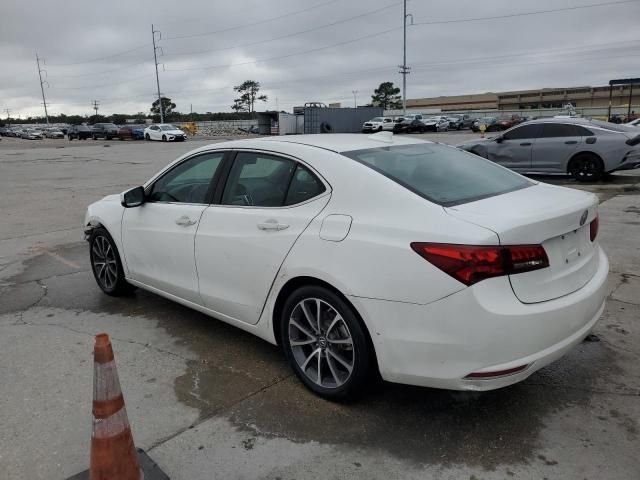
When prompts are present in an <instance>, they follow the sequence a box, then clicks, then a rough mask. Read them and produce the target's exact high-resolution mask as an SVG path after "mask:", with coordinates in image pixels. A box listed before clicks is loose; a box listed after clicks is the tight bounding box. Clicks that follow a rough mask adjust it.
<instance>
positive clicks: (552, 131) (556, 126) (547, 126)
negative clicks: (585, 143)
mask: <svg viewBox="0 0 640 480" xmlns="http://www.w3.org/2000/svg"><path fill="white" fill-rule="evenodd" d="M540 136H541V137H542V138H554V137H576V136H578V132H577V131H576V130H575V128H574V127H573V125H567V124H565V123H543V124H542V134H541V135H540Z"/></svg>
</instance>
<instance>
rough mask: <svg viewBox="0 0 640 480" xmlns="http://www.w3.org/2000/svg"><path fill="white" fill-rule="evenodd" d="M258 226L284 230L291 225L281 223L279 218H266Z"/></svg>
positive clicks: (263, 228)
mask: <svg viewBox="0 0 640 480" xmlns="http://www.w3.org/2000/svg"><path fill="white" fill-rule="evenodd" d="M258 228H259V229H260V230H277V231H279V230H284V229H285V228H289V225H286V224H284V223H279V222H278V221H277V220H273V219H270V220H265V221H264V223H259V224H258Z"/></svg>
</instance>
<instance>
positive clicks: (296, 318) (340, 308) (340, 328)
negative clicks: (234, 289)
mask: <svg viewBox="0 0 640 480" xmlns="http://www.w3.org/2000/svg"><path fill="white" fill-rule="evenodd" d="M318 308H319V309H320V315H319V317H320V322H319V323H318V321H317V318H318ZM307 315H308V316H307ZM337 318H339V320H336V319H337ZM318 325H319V327H318ZM280 326H281V328H280V333H281V338H280V342H281V345H282V347H283V349H284V352H285V356H286V358H287V361H288V362H289V364H290V365H291V368H292V369H293V371H294V372H295V373H296V375H297V376H298V378H299V379H300V380H301V381H302V383H303V384H304V385H305V386H306V387H307V388H308V389H309V390H311V391H313V392H314V393H316V394H317V395H319V396H321V397H324V398H327V399H329V400H353V399H355V398H357V397H358V396H359V395H361V394H362V393H363V391H364V389H365V386H366V384H367V381H368V379H369V378H370V376H371V371H372V365H373V364H374V362H373V355H372V353H373V351H372V347H370V342H369V340H368V337H367V334H366V332H365V330H364V327H363V326H362V324H361V322H360V320H359V318H358V316H357V314H356V313H355V312H354V310H353V308H352V307H351V306H350V305H348V304H347V302H346V301H345V300H344V299H343V298H342V297H340V296H339V295H338V294H336V293H335V292H333V291H331V290H329V289H327V288H324V287H321V286H316V285H310V286H306V287H301V288H299V289H297V290H295V291H294V292H292V293H291V295H289V297H288V298H287V300H286V302H285V304H284V307H283V309H282V315H281V318H280ZM295 342H298V344H297V345H295V344H294V345H292V343H295Z"/></svg>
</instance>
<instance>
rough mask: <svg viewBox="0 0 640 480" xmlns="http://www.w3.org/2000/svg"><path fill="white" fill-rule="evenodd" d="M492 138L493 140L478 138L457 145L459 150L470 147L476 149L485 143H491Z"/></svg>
mask: <svg viewBox="0 0 640 480" xmlns="http://www.w3.org/2000/svg"><path fill="white" fill-rule="evenodd" d="M492 138H493V137H491V138H478V139H476V140H467V141H466V142H462V143H458V144H457V145H456V147H457V148H462V149H465V148H469V147H474V146H476V145H480V144H483V143H485V144H486V143H489V142H490V141H491V139H492Z"/></svg>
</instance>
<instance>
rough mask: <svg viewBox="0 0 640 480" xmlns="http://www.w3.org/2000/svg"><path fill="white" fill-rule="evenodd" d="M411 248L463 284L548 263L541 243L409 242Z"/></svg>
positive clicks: (511, 273)
mask: <svg viewBox="0 0 640 480" xmlns="http://www.w3.org/2000/svg"><path fill="white" fill-rule="evenodd" d="M411 248H412V249H413V250H414V251H415V252H416V253H417V254H418V255H420V256H421V257H423V258H424V259H425V260H427V261H429V263H431V264H433V265H434V266H436V267H438V268H439V269H440V270H442V271H443V272H445V273H447V274H448V275H451V276H452V277H453V278H455V279H456V280H458V281H460V282H462V283H464V284H465V285H473V284H474V283H478V282H479V281H481V280H484V279H486V278H491V277H500V276H503V275H514V274H516V273H524V272H530V271H532V270H538V269H540V268H545V267H548V266H549V259H548V258H547V253H546V252H545V251H544V248H542V245H510V246H485V245H455V244H448V243H421V242H413V243H412V244H411Z"/></svg>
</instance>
